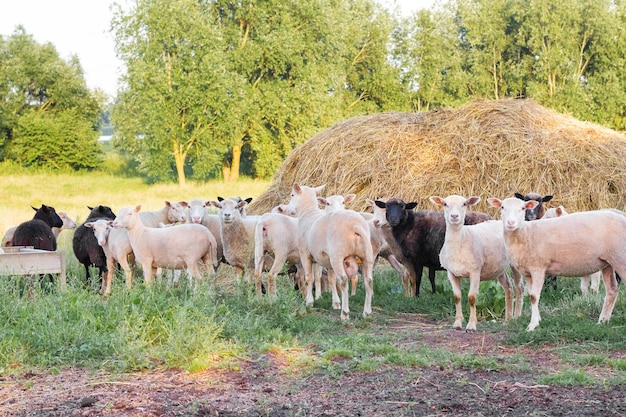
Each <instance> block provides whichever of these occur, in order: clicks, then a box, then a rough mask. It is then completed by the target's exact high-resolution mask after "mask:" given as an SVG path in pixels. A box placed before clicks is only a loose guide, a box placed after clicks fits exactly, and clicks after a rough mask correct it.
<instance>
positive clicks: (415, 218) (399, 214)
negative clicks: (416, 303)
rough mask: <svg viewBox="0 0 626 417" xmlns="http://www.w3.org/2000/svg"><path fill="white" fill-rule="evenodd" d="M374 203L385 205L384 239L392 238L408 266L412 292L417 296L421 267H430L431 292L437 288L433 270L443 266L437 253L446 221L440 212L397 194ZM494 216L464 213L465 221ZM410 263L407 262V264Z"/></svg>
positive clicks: (472, 212) (443, 234)
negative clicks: (386, 232)
mask: <svg viewBox="0 0 626 417" xmlns="http://www.w3.org/2000/svg"><path fill="white" fill-rule="evenodd" d="M375 204H376V205H377V206H378V207H380V208H384V209H386V213H385V219H386V221H387V223H388V224H389V226H390V229H391V236H390V237H389V238H388V239H387V242H389V241H390V240H393V241H395V244H392V243H390V244H389V245H390V247H391V248H392V250H394V248H395V250H398V249H399V252H395V251H394V255H396V257H397V258H398V259H400V260H401V262H402V264H403V265H404V266H405V267H407V270H408V271H409V274H412V275H411V278H410V281H411V283H413V282H415V286H414V291H415V296H416V297H419V292H420V285H421V281H422V271H423V269H424V267H425V266H426V267H428V268H429V274H428V278H429V279H430V285H431V289H432V292H433V294H434V293H435V292H436V287H435V271H442V270H443V269H444V268H443V267H442V266H441V263H440V261H439V253H440V252H441V248H442V246H443V242H444V239H445V231H446V221H445V219H444V217H443V213H441V212H438V211H432V210H418V211H414V210H413V209H414V208H415V207H416V206H417V203H416V202H410V203H405V202H404V200H402V199H400V198H391V199H389V200H387V201H386V202H385V201H381V200H375ZM486 220H493V218H492V217H491V216H490V215H488V214H486V213H480V212H475V211H470V212H468V213H467V214H466V216H465V224H476V223H481V222H483V221H486ZM409 264H410V266H409Z"/></svg>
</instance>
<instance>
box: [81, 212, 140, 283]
mask: <svg viewBox="0 0 626 417" xmlns="http://www.w3.org/2000/svg"><path fill="white" fill-rule="evenodd" d="M112 224H113V221H112V220H105V219H99V220H96V221H93V222H86V223H85V226H86V227H89V228H91V229H93V234H94V236H95V237H96V240H97V241H98V245H100V246H101V247H102V250H104V255H105V256H106V260H107V273H106V274H105V276H104V279H103V280H102V288H101V290H100V292H101V293H102V294H104V295H109V294H111V282H112V280H113V271H114V270H115V266H116V264H118V263H119V265H120V266H121V267H122V269H123V270H124V274H125V276H126V287H127V288H128V289H130V288H131V286H132V284H133V276H134V271H133V268H132V267H131V266H130V263H129V257H131V258H134V255H133V248H132V246H131V244H130V239H129V237H128V231H127V230H126V229H124V228H120V229H116V228H114V227H112V226H111V225H112Z"/></svg>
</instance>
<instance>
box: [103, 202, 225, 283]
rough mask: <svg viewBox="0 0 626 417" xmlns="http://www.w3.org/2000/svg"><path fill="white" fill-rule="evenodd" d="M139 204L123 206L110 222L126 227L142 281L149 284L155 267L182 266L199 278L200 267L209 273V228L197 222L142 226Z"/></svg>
mask: <svg viewBox="0 0 626 417" xmlns="http://www.w3.org/2000/svg"><path fill="white" fill-rule="evenodd" d="M140 210H141V205H138V206H136V207H135V208H132V207H124V208H122V209H121V210H120V212H119V214H118V215H117V217H116V218H115V220H114V221H113V226H114V227H116V228H119V227H124V228H126V229H128V237H129V239H130V244H131V246H132V248H133V253H134V254H135V259H136V260H137V261H138V262H139V263H140V264H141V267H142V269H143V274H144V282H145V284H146V285H151V284H152V283H153V281H154V274H155V272H156V268H158V267H160V268H168V269H184V268H186V269H187V270H188V272H189V274H190V275H191V276H192V277H193V278H195V281H196V284H197V283H198V282H199V281H200V280H201V278H202V271H201V270H200V266H203V268H204V269H206V270H207V271H208V272H209V273H214V272H215V266H216V265H217V255H216V250H215V247H216V245H217V244H216V242H215V237H214V236H213V235H212V234H211V232H210V231H209V229H207V228H206V227H204V226H201V225H197V224H181V225H178V226H176V227H166V228H158V227H157V228H153V227H146V226H145V225H144V224H143V223H142V221H141V219H140V217H139V212H140Z"/></svg>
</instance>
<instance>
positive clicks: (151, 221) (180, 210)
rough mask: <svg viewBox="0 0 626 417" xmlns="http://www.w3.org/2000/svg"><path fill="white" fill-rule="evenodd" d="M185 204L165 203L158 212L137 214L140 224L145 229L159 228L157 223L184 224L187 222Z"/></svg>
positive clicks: (181, 202) (182, 202)
mask: <svg viewBox="0 0 626 417" xmlns="http://www.w3.org/2000/svg"><path fill="white" fill-rule="evenodd" d="M186 207H187V203H186V202H184V201H180V202H178V203H170V202H169V201H166V202H165V206H164V207H163V208H161V209H160V210H155V211H142V212H140V213H139V216H140V217H141V222H142V223H143V224H144V226H146V227H155V228H158V227H159V223H163V224H170V223H179V222H180V223H185V222H186V221H187V212H186V210H185V209H186Z"/></svg>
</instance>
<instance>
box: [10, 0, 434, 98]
mask: <svg viewBox="0 0 626 417" xmlns="http://www.w3.org/2000/svg"><path fill="white" fill-rule="evenodd" d="M378 1H380V3H381V4H383V5H384V6H386V7H393V6H398V7H399V8H400V10H401V12H402V14H404V15H408V14H410V13H411V12H413V11H415V10H417V9H418V8H424V7H426V8H427V7H430V6H431V5H432V4H433V3H434V1H435V0H378ZM114 2H115V1H114V0H89V1H87V0H19V1H10V2H9V1H6V2H4V3H5V4H3V5H2V11H0V35H2V36H3V37H4V36H10V35H11V34H12V33H13V32H14V31H15V28H16V27H17V26H18V25H22V26H24V29H25V30H26V33H28V34H30V35H32V36H33V37H34V38H35V41H37V42H38V43H47V42H50V43H52V44H53V45H54V46H55V48H56V50H57V51H58V52H59V55H60V56H61V58H62V59H65V60H68V59H69V58H70V57H71V56H73V55H76V56H78V59H79V61H80V64H81V66H82V68H83V72H84V76H85V80H86V82H87V87H89V88H90V89H95V88H99V89H101V90H104V92H105V93H106V94H108V95H109V98H113V97H114V96H115V93H116V91H117V80H118V78H119V76H120V74H122V71H123V65H122V62H121V61H119V60H118V59H117V57H116V56H115V42H114V40H113V36H112V35H111V33H110V32H109V29H110V22H111V15H112V13H111V10H110V6H111V4H113V3H114ZM122 3H123V1H122Z"/></svg>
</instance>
